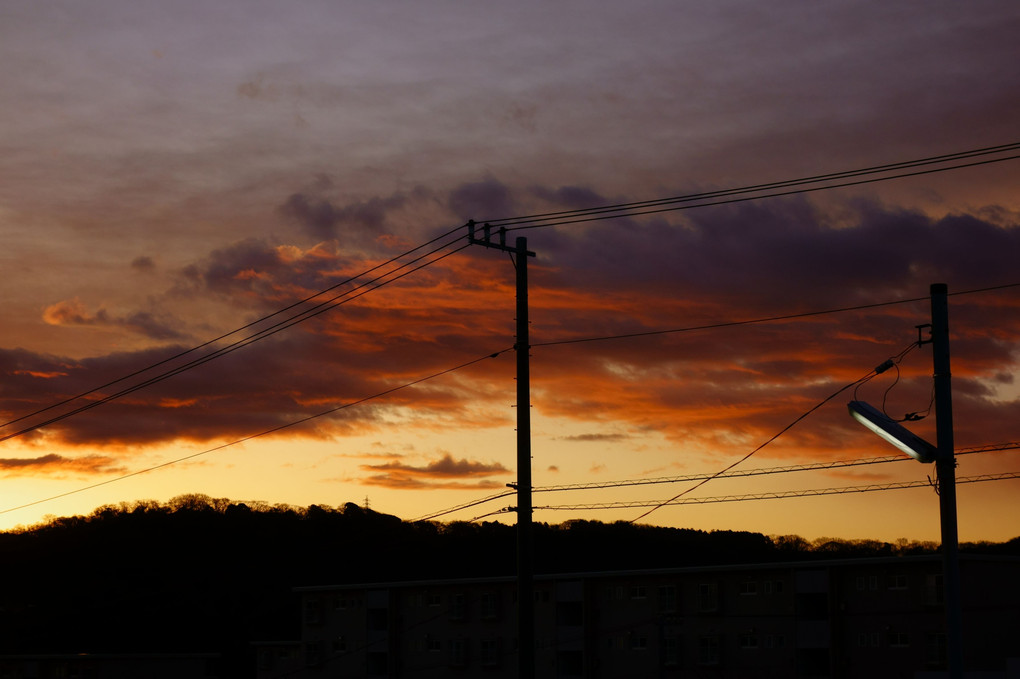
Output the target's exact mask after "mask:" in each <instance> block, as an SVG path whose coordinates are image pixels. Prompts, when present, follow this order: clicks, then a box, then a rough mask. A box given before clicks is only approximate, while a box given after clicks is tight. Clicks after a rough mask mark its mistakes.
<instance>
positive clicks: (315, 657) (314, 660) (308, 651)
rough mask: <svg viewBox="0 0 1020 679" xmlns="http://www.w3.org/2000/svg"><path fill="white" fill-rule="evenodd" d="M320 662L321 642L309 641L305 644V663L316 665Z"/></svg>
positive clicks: (311, 665) (310, 665) (309, 665)
mask: <svg viewBox="0 0 1020 679" xmlns="http://www.w3.org/2000/svg"><path fill="white" fill-rule="evenodd" d="M321 663H322V644H321V643H320V642H318V641H310V642H308V643H307V644H305V665H306V666H308V667H317V666H318V665H320V664H321Z"/></svg>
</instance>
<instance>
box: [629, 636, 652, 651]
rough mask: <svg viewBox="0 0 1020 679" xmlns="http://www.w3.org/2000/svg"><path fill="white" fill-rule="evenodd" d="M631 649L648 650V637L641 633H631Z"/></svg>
mask: <svg viewBox="0 0 1020 679" xmlns="http://www.w3.org/2000/svg"><path fill="white" fill-rule="evenodd" d="M630 650H632V651H647V650H648V637H646V636H642V635H640V634H631V635H630Z"/></svg>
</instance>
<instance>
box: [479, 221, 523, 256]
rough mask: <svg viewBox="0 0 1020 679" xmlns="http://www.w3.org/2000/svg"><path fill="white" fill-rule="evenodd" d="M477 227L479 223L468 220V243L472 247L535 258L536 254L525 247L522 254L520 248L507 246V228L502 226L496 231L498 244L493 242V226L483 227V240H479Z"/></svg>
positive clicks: (486, 225)
mask: <svg viewBox="0 0 1020 679" xmlns="http://www.w3.org/2000/svg"><path fill="white" fill-rule="evenodd" d="M477 226H478V224H477V222H475V220H473V219H469V220H468V223H467V227H468V242H469V243H471V244H472V245H481V246H482V247H486V248H494V249H496V250H502V251H503V252H512V253H515V254H522V255H525V256H527V257H534V256H535V253H534V252H531V251H530V250H528V249H527V248H526V247H525V249H524V250H523V252H522V251H521V250H520V249H518V247H517V246H516V245H507V244H506V227H505V226H501V227H499V229H497V230H496V234H495V235H496V236H497V237H498V238H499V240H498V242H493V240H492V236H493V233H492V226H490V225H489V224H485V225H483V226H482V237H481V238H479V237H478V236H477V235H476V231H475V227H477Z"/></svg>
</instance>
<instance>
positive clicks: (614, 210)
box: [480, 142, 1020, 231]
mask: <svg viewBox="0 0 1020 679" xmlns="http://www.w3.org/2000/svg"><path fill="white" fill-rule="evenodd" d="M1012 151H1020V142H1013V143H1009V144H1000V145H998V146H992V147H986V148H981V149H973V150H969V151H961V152H958V153H951V154H944V155H940V156H931V157H928V158H920V159H917V160H910V161H903V162H899V163H890V164H886V165H876V166H871V167H866V168H860V169H857V170H846V171H842V172H833V173H828V174H820V175H812V176H810V177H802V178H799V179H789V180H782V181H776V182H769V183H765V184H752V185H748V186H743V187H739V188H730V189H719V190H716V191H704V192H700V193H691V194H685V195H680V196H673V197H670V198H660V199H655V200H648V201H637V202H632V203H619V204H616V205H609V206H596V207H592V208H580V209H575V210H564V211H560V212H549V213H543V214H536V215H530V216H526V217H508V218H502V219H489V220H480V223H482V222H484V223H487V224H489V225H490V226H493V227H499V228H501V229H505V230H506V231H519V230H525V229H539V228H545V227H550V226H563V225H567V224H578V223H583V222H592V221H600V220H605V219H616V218H619V217H629V216H637V215H648V214H656V213H661V212H672V211H676V210H687V209H691V208H695V207H708V206H713V205H725V204H729V203H739V202H746V201H749V200H758V199H760V198H776V197H781V196H789V195H795V194H800V193H811V192H816V191H824V190H828V189H835V188H844V187H848V186H857V185H861V184H871V183H876V182H882V181H889V180H892V179H903V178H906V177H915V176H920V175H925V174H933V173H938V172H947V171H950V170H959V169H964V168H969V167H976V166H979V165H987V164H991V163H999V162H1003V161H1007V160H1016V159H1018V158H1020V155H1010V156H1002V157H998V158H986V159H985V160H980V161H975V162H972V163H964V164H958V165H949V166H945V167H936V168H929V169H926V170H918V171H916V172H907V173H901V174H893V175H885V176H880V177H870V178H869V179H863V180H858V181H849V182H840V183H830V184H822V185H820V186H811V185H813V184H819V183H822V182H829V181H832V180H836V179H848V178H855V177H863V176H868V175H874V174H880V173H887V172H891V171H895V170H900V169H908V168H916V167H925V166H928V165H933V164H938V163H946V162H950V161H955V160H965V159H970V158H979V157H984V156H988V155H993V154H1001V153H1006V152H1012ZM791 186H794V187H803V188H795V189H792V190H789V191H779V192H774V193H764V194H763V193H762V192H763V191H771V190H773V189H781V188H787V187H791ZM745 194H761V195H745ZM732 196H739V197H737V198H731V197H732ZM715 198H725V200H713V201H711V202H700V201H706V200H709V199H715Z"/></svg>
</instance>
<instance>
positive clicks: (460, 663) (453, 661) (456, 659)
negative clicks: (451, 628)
mask: <svg viewBox="0 0 1020 679" xmlns="http://www.w3.org/2000/svg"><path fill="white" fill-rule="evenodd" d="M467 664H468V642H467V639H453V640H452V641H451V642H450V665H451V666H453V667H467Z"/></svg>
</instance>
